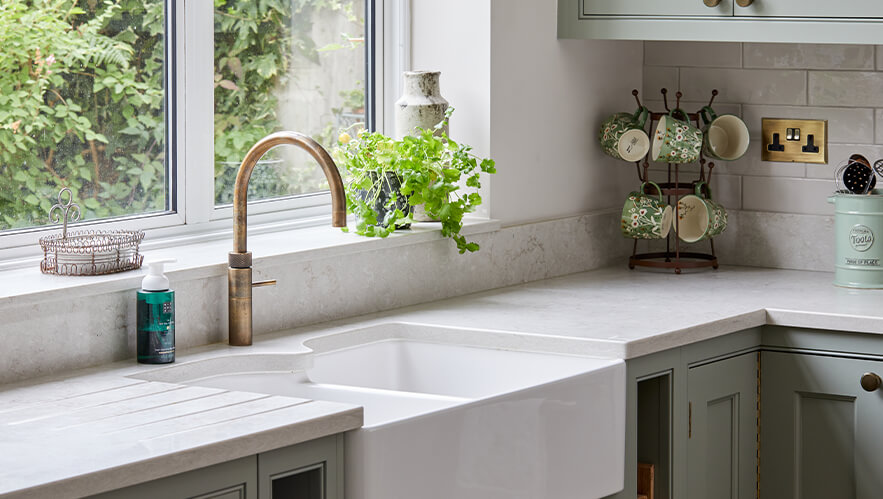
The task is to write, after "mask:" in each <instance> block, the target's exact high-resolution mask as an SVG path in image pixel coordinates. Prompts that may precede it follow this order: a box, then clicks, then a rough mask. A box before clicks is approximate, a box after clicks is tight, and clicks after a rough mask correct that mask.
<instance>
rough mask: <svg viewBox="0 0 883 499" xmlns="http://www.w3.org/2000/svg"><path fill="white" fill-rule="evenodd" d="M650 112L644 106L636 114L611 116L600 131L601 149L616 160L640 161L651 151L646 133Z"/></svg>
mask: <svg viewBox="0 0 883 499" xmlns="http://www.w3.org/2000/svg"><path fill="white" fill-rule="evenodd" d="M649 114H650V110H649V109H647V108H646V107H644V106H641V107H639V108H638V110H637V111H635V113H634V114H629V113H616V114H614V115H611V116H610V117H608V118H607V119H606V120H604V123H602V124H601V129H600V130H599V131H598V140H599V141H600V142H601V149H602V150H603V151H604V152H605V153H606V154H608V155H609V156H613V157H614V158H616V159H622V160H625V161H640V160H641V159H642V158H643V157H644V156H646V155H647V151H649V150H650V137H648V136H647V132H645V131H644V124H646V123H647V116H649Z"/></svg>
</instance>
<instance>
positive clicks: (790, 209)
mask: <svg viewBox="0 0 883 499" xmlns="http://www.w3.org/2000/svg"><path fill="white" fill-rule="evenodd" d="M833 192H834V183H833V182H832V181H830V180H821V179H799V178H786V177H751V176H745V177H742V209H745V210H751V211H772V212H778V213H804V214H807V215H831V214H833V213H834V208H833V206H832V205H830V204H828V201H827V199H828V196H830V195H831V193H833Z"/></svg>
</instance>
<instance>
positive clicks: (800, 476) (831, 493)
mask: <svg viewBox="0 0 883 499" xmlns="http://www.w3.org/2000/svg"><path fill="white" fill-rule="evenodd" d="M866 372H876V373H878V374H883V362H880V361H873V360H863V359H853V358H844V357H826V356H821V355H806V354H795V353H781V352H764V353H763V357H762V362H761V378H762V379H761V385H762V387H763V390H762V392H761V446H760V451H761V455H760V466H761V481H760V495H761V498H765V499H786V498H787V499H792V498H794V499H797V498H800V499H830V498H834V497H837V498H839V497H844V498H855V499H872V498H873V499H877V498H879V497H881V495H883V460H881V459H880V456H881V452H883V393H881V391H880V390H879V389H878V390H876V391H874V392H866V391H864V390H863V389H862V387H861V385H860V384H859V383H860V379H861V377H862V375H863V374H864V373H866Z"/></svg>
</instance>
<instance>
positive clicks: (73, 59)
mask: <svg viewBox="0 0 883 499" xmlns="http://www.w3.org/2000/svg"><path fill="white" fill-rule="evenodd" d="M354 3H355V2H354V0H260V1H255V0H215V1H214V7H215V25H216V36H215V44H216V53H220V54H224V56H223V57H220V58H217V59H216V61H215V106H216V118H215V136H216V139H215V148H216V157H215V158H214V159H215V161H214V163H215V164H216V165H220V164H222V163H223V162H235V161H238V160H240V159H241V157H242V156H243V155H244V153H245V151H247V150H248V148H249V147H250V146H251V145H252V144H253V143H254V142H256V141H257V140H258V139H259V138H261V137H263V136H264V135H266V134H268V133H270V132H272V131H274V130H277V129H278V127H279V125H278V120H277V116H276V113H277V109H276V106H277V104H278V103H277V100H276V98H275V97H274V94H273V92H272V89H274V88H278V87H279V86H281V85H284V84H285V83H286V78H288V76H287V75H288V74H289V72H288V69H289V64H290V59H291V55H292V49H294V50H297V51H299V52H300V53H302V54H304V55H305V56H306V57H308V58H310V59H311V60H318V59H316V57H317V54H318V52H319V50H321V49H320V48H317V47H316V46H315V43H313V42H312V40H311V39H310V30H311V27H310V24H311V19H312V18H311V16H310V15H309V14H310V13H314V12H315V11H317V10H319V9H332V10H340V11H341V12H344V13H346V15H349V16H351V15H353V14H352V6H353V4H354ZM163 37H164V2H163V1H162V0H2V2H0V230H4V229H10V228H20V227H30V226H39V225H43V224H46V223H47V222H48V217H47V213H48V209H49V207H50V205H51V204H52V203H53V202H54V200H55V198H56V195H57V193H58V191H59V190H60V189H61V188H62V187H69V188H70V189H71V190H72V191H73V194H74V197H75V199H76V200H77V201H78V202H79V204H80V205H81V207H82V209H83V211H84V212H85V213H84V217H83V218H84V219H95V218H102V217H109V216H118V215H125V214H135V213H148V212H156V211H162V210H165V209H166V204H167V199H166V198H167V195H166V191H167V182H166V178H165V175H166V166H165V163H166V157H165V154H166V151H165V149H166V145H165V140H166V138H165V124H164V112H165V109H164V108H165V102H164V91H163V81H164V64H163V62H164V40H163ZM216 168H219V167H218V166H216ZM219 178H221V179H222V180H221V182H222V183H223V182H224V180H223V176H221V177H219ZM274 188H275V187H274V186H272V185H270V186H267V187H266V189H267V190H272V189H274ZM272 194H273V193H271V195H272Z"/></svg>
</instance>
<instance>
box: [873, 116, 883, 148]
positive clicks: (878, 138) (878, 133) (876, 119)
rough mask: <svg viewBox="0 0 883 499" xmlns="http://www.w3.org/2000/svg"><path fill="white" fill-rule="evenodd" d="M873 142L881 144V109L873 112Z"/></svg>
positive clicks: (882, 134)
mask: <svg viewBox="0 0 883 499" xmlns="http://www.w3.org/2000/svg"><path fill="white" fill-rule="evenodd" d="M874 126H875V132H874V142H876V143H877V144H883V109H877V110H876V111H875V112H874Z"/></svg>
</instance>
